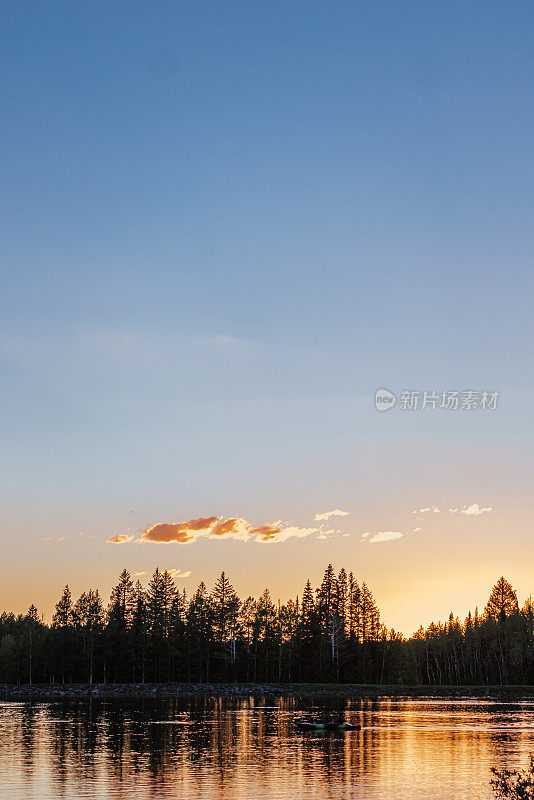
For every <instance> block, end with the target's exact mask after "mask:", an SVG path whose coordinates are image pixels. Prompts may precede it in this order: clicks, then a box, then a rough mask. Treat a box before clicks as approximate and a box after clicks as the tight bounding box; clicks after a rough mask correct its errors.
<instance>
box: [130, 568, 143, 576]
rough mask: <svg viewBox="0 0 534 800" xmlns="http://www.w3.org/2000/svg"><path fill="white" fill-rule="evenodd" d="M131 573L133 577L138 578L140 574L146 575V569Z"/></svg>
mask: <svg viewBox="0 0 534 800" xmlns="http://www.w3.org/2000/svg"><path fill="white" fill-rule="evenodd" d="M132 574H133V576H134V578H139V577H140V576H141V575H146V569H144V570H142V571H141V572H134V573H132Z"/></svg>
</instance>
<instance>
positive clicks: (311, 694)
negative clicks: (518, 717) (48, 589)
mask: <svg viewBox="0 0 534 800" xmlns="http://www.w3.org/2000/svg"><path fill="white" fill-rule="evenodd" d="M266 696H270V697H285V698H291V697H293V698H298V699H300V700H304V699H306V700H312V699H315V700H324V701H328V700H335V699H341V698H345V699H368V700H374V699H378V698H381V697H389V698H397V699H401V698H406V699H410V698H411V699H417V698H421V699H423V698H425V697H426V698H430V697H436V698H459V697H463V698H477V697H480V698H490V699H496V700H499V699H502V700H504V699H514V698H520V697H525V696H527V697H532V696H534V686H399V685H396V686H392V685H388V686H379V685H361V684H360V685H356V684H287V685H281V686H277V685H272V684H208V683H120V684H117V683H98V684H59V683H56V684H33V685H29V684H0V701H2V700H3V701H6V700H7V701H9V700H11V701H21V700H36V701H52V700H77V699H79V700H83V699H92V698H96V699H102V700H115V699H117V700H118V699H125V700H126V699H129V700H135V699H146V698H158V699H166V700H170V699H173V698H179V697H204V698H220V697H225V698H233V697H234V698H239V697H266Z"/></svg>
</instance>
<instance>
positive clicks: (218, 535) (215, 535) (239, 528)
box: [107, 517, 320, 577]
mask: <svg viewBox="0 0 534 800" xmlns="http://www.w3.org/2000/svg"><path fill="white" fill-rule="evenodd" d="M319 532H320V528H299V527H297V526H296V525H286V524H283V523H282V522H272V523H266V524H265V525H259V526H256V527H255V526H253V525H252V524H251V523H250V522H247V520H246V519H243V518H242V517H228V518H227V519H225V518H223V517H199V518H198V519H192V520H189V521H188V522H157V523H155V524H154V525H151V526H150V527H148V528H147V529H146V530H145V531H144V532H143V533H142V535H141V537H140V538H136V537H135V536H134V535H133V534H131V535H130V534H125V533H120V534H118V535H117V536H111V537H110V538H109V539H108V540H107V541H108V543H109V544H126V543H129V542H134V541H135V542H157V543H165V544H171V543H173V544H191V543H192V542H196V541H197V540H198V539H200V538H204V539H237V540H238V541H242V542H247V541H255V542H263V543H266V544H272V543H279V542H285V541H286V540H287V539H291V538H297V539H302V538H304V537H306V536H310V535H311V534H312V533H319ZM181 577H186V576H185V575H183V576H181Z"/></svg>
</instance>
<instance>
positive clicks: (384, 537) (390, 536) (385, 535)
mask: <svg viewBox="0 0 534 800" xmlns="http://www.w3.org/2000/svg"><path fill="white" fill-rule="evenodd" d="M367 535H368V536H369V533H368V534H367ZM403 536H404V532H403V531H378V532H377V533H374V534H372V535H371V536H370V538H369V539H367V541H368V543H369V544H375V543H377V542H393V541H394V540H395V539H402V537H403Z"/></svg>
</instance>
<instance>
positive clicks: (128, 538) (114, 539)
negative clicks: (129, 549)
mask: <svg viewBox="0 0 534 800" xmlns="http://www.w3.org/2000/svg"><path fill="white" fill-rule="evenodd" d="M134 539H135V536H134V534H133V533H119V534H117V536H111V537H110V538H109V539H108V543H109V544H128V543H129V542H133V540H134Z"/></svg>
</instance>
